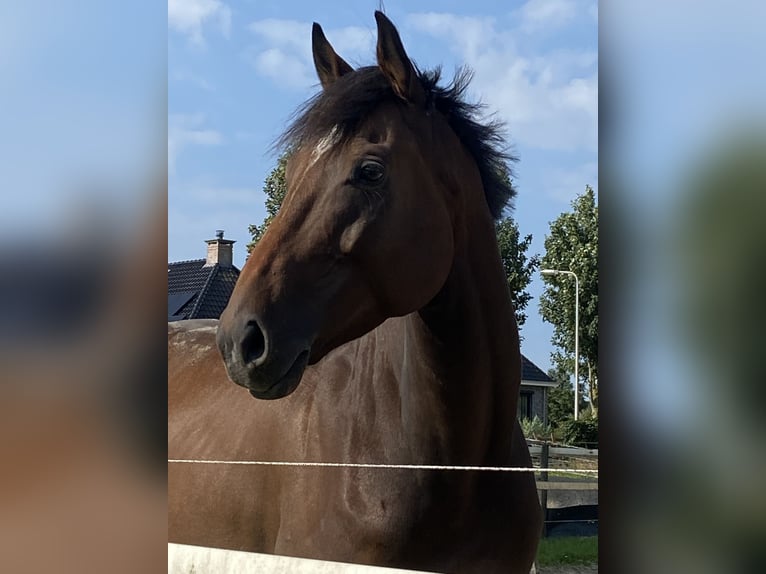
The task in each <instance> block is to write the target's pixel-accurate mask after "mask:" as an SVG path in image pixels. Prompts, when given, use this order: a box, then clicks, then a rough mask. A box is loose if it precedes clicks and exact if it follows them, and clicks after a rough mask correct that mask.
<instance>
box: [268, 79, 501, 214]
mask: <svg viewBox="0 0 766 574" xmlns="http://www.w3.org/2000/svg"><path fill="white" fill-rule="evenodd" d="M418 77H419V79H420V82H421V84H422V85H423V89H424V90H425V92H426V95H427V100H428V102H429V103H428V105H429V106H433V107H434V108H435V109H436V110H438V111H439V112H440V113H441V114H442V115H443V116H444V117H445V118H446V119H447V122H448V123H449V125H450V127H451V128H452V129H453V130H454V132H455V133H456V134H457V136H458V138H459V139H460V141H461V142H462V143H463V145H464V146H465V147H466V148H467V149H468V151H469V152H470V153H471V155H472V156H473V158H474V160H475V161H476V165H477V166H478V169H479V173H480V174H481V180H482V184H483V186H484V194H485V196H486V199H487V205H488V207H489V210H490V213H492V216H493V217H494V218H495V219H499V218H500V217H501V216H502V214H503V210H504V209H505V207H506V206H507V205H508V203H509V201H511V200H512V199H513V197H514V196H515V195H516V192H515V190H514V189H513V186H512V185H511V183H510V179H511V170H510V166H509V163H510V162H514V161H516V158H515V157H514V156H512V155H510V154H509V153H508V152H507V151H506V149H505V140H504V138H503V132H504V125H503V123H502V122H500V121H499V120H497V119H495V118H492V119H490V120H489V121H486V122H483V123H482V122H481V121H480V119H479V115H480V112H481V110H482V108H483V106H482V105H481V104H472V103H468V102H466V101H464V100H463V95H464V92H465V90H466V88H467V87H468V84H469V82H470V80H471V77H472V74H471V72H470V71H469V70H467V69H466V68H461V69H460V70H459V71H458V72H457V74H456V75H455V78H454V80H453V81H452V83H451V84H450V85H448V86H446V87H440V86H439V85H438V82H439V80H440V79H441V70H440V69H438V68H437V69H435V70H430V71H426V72H420V71H419V72H418ZM384 101H400V100H399V99H398V98H397V96H396V95H395V94H394V91H393V89H392V88H391V85H390V84H389V82H388V80H387V79H386V78H385V76H384V75H383V73H382V72H381V71H380V68H378V67H377V66H369V67H364V68H359V69H358V70H356V71H355V72H353V73H350V74H346V75H345V76H342V77H340V78H339V79H338V80H336V81H335V82H334V83H333V84H332V85H330V86H329V87H328V88H326V89H324V90H322V91H321V92H319V93H318V94H316V95H315V96H314V97H312V98H311V99H310V100H308V101H307V102H306V103H305V104H304V105H303V106H302V107H301V108H299V109H298V111H297V112H296V115H295V116H294V118H295V119H294V120H293V121H292V123H291V124H290V126H289V127H288V128H287V131H285V133H284V134H283V135H282V137H281V138H280V139H279V140H278V141H277V146H278V147H282V148H286V149H295V148H298V147H301V145H305V144H309V143H310V142H311V141H312V140H314V139H316V138H318V137H320V134H321V135H324V134H326V133H328V132H329V131H330V130H331V129H332V128H333V127H334V126H337V130H338V132H336V133H337V137H338V138H339V141H340V142H343V141H344V140H347V139H348V138H349V137H351V135H353V134H354V133H355V132H356V131H357V129H358V128H359V126H360V124H361V122H362V121H363V120H364V119H365V118H366V117H367V116H368V115H369V114H370V113H371V112H372V111H373V110H374V109H375V107H377V106H378V105H380V104H381V103H382V102H384Z"/></svg>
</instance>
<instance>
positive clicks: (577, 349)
mask: <svg viewBox="0 0 766 574" xmlns="http://www.w3.org/2000/svg"><path fill="white" fill-rule="evenodd" d="M540 273H541V274H542V275H571V276H572V277H574V280H575V368H574V377H575V384H574V393H575V394H574V396H575V398H574V420H577V419H578V418H579V414H580V379H579V378H578V374H579V373H578V369H577V367H578V365H579V364H580V343H579V341H580V281H579V280H578V279H577V275H576V274H575V273H574V271H563V270H561V269H542V270H541V271H540Z"/></svg>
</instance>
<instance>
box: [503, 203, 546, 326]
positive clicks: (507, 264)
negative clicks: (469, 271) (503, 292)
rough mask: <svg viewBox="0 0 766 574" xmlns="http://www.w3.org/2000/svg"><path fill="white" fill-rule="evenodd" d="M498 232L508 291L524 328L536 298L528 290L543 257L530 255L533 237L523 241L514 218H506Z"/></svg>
mask: <svg viewBox="0 0 766 574" xmlns="http://www.w3.org/2000/svg"><path fill="white" fill-rule="evenodd" d="M495 233H496V234H497V246H498V248H499V249H500V259H501V261H502V262H503V271H505V277H506V281H507V282H508V290H509V291H510V293H511V298H512V300H513V306H514V310H515V312H516V323H517V324H518V326H519V328H521V326H522V325H523V324H524V323H525V322H526V320H527V314H526V313H525V312H524V310H525V309H526V307H527V304H528V303H529V301H530V300H531V299H532V296H531V295H530V294H529V293H528V292H527V290H526V289H527V287H528V286H529V283H530V282H531V281H532V276H533V275H534V273H535V270H536V269H537V268H538V267H539V265H540V256H539V255H536V254H535V255H531V256H527V251H528V250H529V246H530V245H531V244H532V236H531V235H526V236H524V238H523V239H522V238H521V233H520V232H519V226H518V224H517V223H516V222H515V221H513V220H512V219H511V218H510V217H504V218H503V219H501V220H500V221H498V222H497V223H496V224H495Z"/></svg>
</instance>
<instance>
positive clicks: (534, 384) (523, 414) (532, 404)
mask: <svg viewBox="0 0 766 574" xmlns="http://www.w3.org/2000/svg"><path fill="white" fill-rule="evenodd" d="M556 386H558V383H557V382H556V381H554V380H553V379H551V378H550V377H549V376H548V375H546V374H545V373H544V372H543V371H542V369H540V367H538V366H537V365H535V364H534V363H533V362H532V361H530V360H529V359H527V358H526V357H525V356H524V355H521V390H520V392H519V410H518V416H519V418H520V419H522V418H529V419H531V418H534V417H535V415H536V416H537V418H539V419H540V420H541V421H543V424H546V425H547V424H548V389H550V388H553V387H556Z"/></svg>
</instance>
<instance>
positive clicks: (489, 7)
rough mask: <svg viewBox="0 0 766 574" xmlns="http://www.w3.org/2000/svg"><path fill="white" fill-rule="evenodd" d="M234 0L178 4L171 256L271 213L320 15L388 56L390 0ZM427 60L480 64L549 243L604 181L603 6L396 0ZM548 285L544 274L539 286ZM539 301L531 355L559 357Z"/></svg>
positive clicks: (173, 44) (525, 220) (561, 0)
mask: <svg viewBox="0 0 766 574" xmlns="http://www.w3.org/2000/svg"><path fill="white" fill-rule="evenodd" d="M319 6H320V5H319V4H317V3H314V2H248V1H240V2H233V1H231V2H224V1H219V0H194V1H189V0H186V1H180V0H179V1H176V0H171V1H170V2H169V5H168V114H169V117H168V122H169V127H168V154H169V158H168V165H169V196H168V198H169V231H168V258H169V260H170V261H178V260H184V259H194V258H199V257H201V256H203V255H204V243H203V241H204V240H205V239H208V238H210V237H212V236H213V232H214V230H216V229H224V230H225V231H226V236H227V237H230V238H232V239H235V240H237V241H238V243H237V245H236V246H235V260H236V262H237V263H238V264H239V265H240V266H241V265H242V264H243V262H244V257H245V250H244V246H245V244H246V243H247V241H248V240H249V236H248V233H247V226H248V224H250V223H260V222H261V220H262V219H263V217H264V214H265V210H264V206H263V199H264V197H263V193H262V191H261V189H262V185H263V181H264V179H265V178H266V176H267V175H268V173H269V172H270V171H271V169H272V168H273V166H274V163H275V158H274V157H273V156H272V155H270V154H269V152H268V149H269V146H270V144H271V143H272V142H273V141H274V139H275V138H276V137H277V136H278V135H279V134H280V133H281V131H282V129H283V128H284V126H285V124H286V121H287V119H288V118H289V117H290V114H291V113H292V112H293V111H294V110H295V108H296V107H297V106H298V105H299V104H300V103H301V102H303V101H304V100H306V99H307V98H308V97H309V96H310V95H311V94H313V93H315V91H316V90H317V79H316V77H315V73H314V68H313V64H312V62H311V43H310V38H311V37H310V30H311V23H312V22H313V21H317V22H319V23H320V24H321V25H322V27H323V29H324V31H325V33H326V35H327V37H328V39H329V40H330V42H331V43H332V44H333V46H334V47H335V49H336V50H337V51H338V53H339V54H341V55H342V57H343V58H345V59H346V60H347V61H349V62H350V63H351V64H352V65H366V64H370V63H373V62H374V53H375V52H374V48H375V20H374V18H373V12H374V10H375V9H376V8H377V7H378V3H377V2H354V3H350V2H341V1H334V2H324V3H322V4H321V8H320V7H319ZM385 10H386V13H387V15H388V16H389V17H390V18H391V19H392V20H393V22H394V23H395V24H396V25H397V27H398V28H399V31H400V33H401V35H402V40H403V42H404V45H405V48H406V49H407V51H408V54H409V55H410V57H411V58H412V59H413V60H415V61H416V62H417V64H418V65H419V66H420V67H421V68H431V67H434V66H437V65H442V66H443V69H444V72H445V75H446V76H447V77H451V75H452V72H453V71H454V70H455V68H456V67H457V66H459V65H461V64H467V65H469V66H470V67H471V68H472V69H473V70H474V72H475V77H474V81H473V83H472V88H471V98H472V99H480V100H482V101H483V102H485V103H486V104H487V110H488V111H492V112H496V113H498V114H499V116H500V117H501V118H503V119H504V120H506V121H507V123H508V128H509V134H510V138H509V143H510V144H511V145H512V146H513V149H514V150H515V152H516V153H517V155H518V156H519V157H520V160H521V161H520V162H519V163H518V164H517V167H516V183H517V187H518V190H519V195H518V199H517V200H516V204H515V211H514V214H515V217H516V219H517V221H518V222H519V226H520V229H521V231H522V233H524V234H527V233H531V234H533V236H534V243H533V251H534V252H540V253H542V252H543V241H544V237H545V233H546V232H547V229H548V223H549V222H550V221H551V220H553V219H555V218H556V217H557V216H558V215H559V214H560V213H561V212H563V211H566V210H568V209H569V207H570V205H569V204H570V202H571V201H572V200H573V199H574V198H575V196H576V195H577V194H578V193H581V192H582V191H583V190H584V188H585V185H586V184H590V185H592V186H594V187H595V188H596V189H597V188H598V181H597V175H598V174H597V143H598V142H597V121H598V114H597V93H598V86H597V77H598V76H597V70H598V60H597V49H598V46H597V8H596V3H595V2H591V1H580V0H530V1H529V2H526V3H523V2H517V3H498V2H493V1H477V2H471V3H467V2H464V1H461V2H456V1H447V2H445V1H438V2H437V1H431V2H411V1H408V2H404V1H401V2H386V3H385ZM541 287H542V283H541V281H540V280H539V278H536V279H535V282H534V284H533V285H532V286H531V289H530V291H531V292H532V294H533V295H534V296H535V297H536V296H537V295H538V294H539V292H540V289H541ZM537 305H538V304H537V299H536V298H535V299H534V300H533V301H532V302H531V303H530V305H529V307H528V309H527V313H528V315H529V318H528V320H527V323H526V325H525V326H524V329H523V335H524V337H525V341H524V349H523V351H524V353H525V354H526V355H527V356H528V357H529V358H530V359H532V360H533V361H534V362H535V363H537V364H538V365H539V366H540V367H542V368H543V369H547V368H548V366H549V353H550V351H551V347H550V343H549V341H550V335H551V330H550V326H549V325H547V324H544V323H543V322H542V320H541V319H540V318H539V313H538V306H537Z"/></svg>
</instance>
